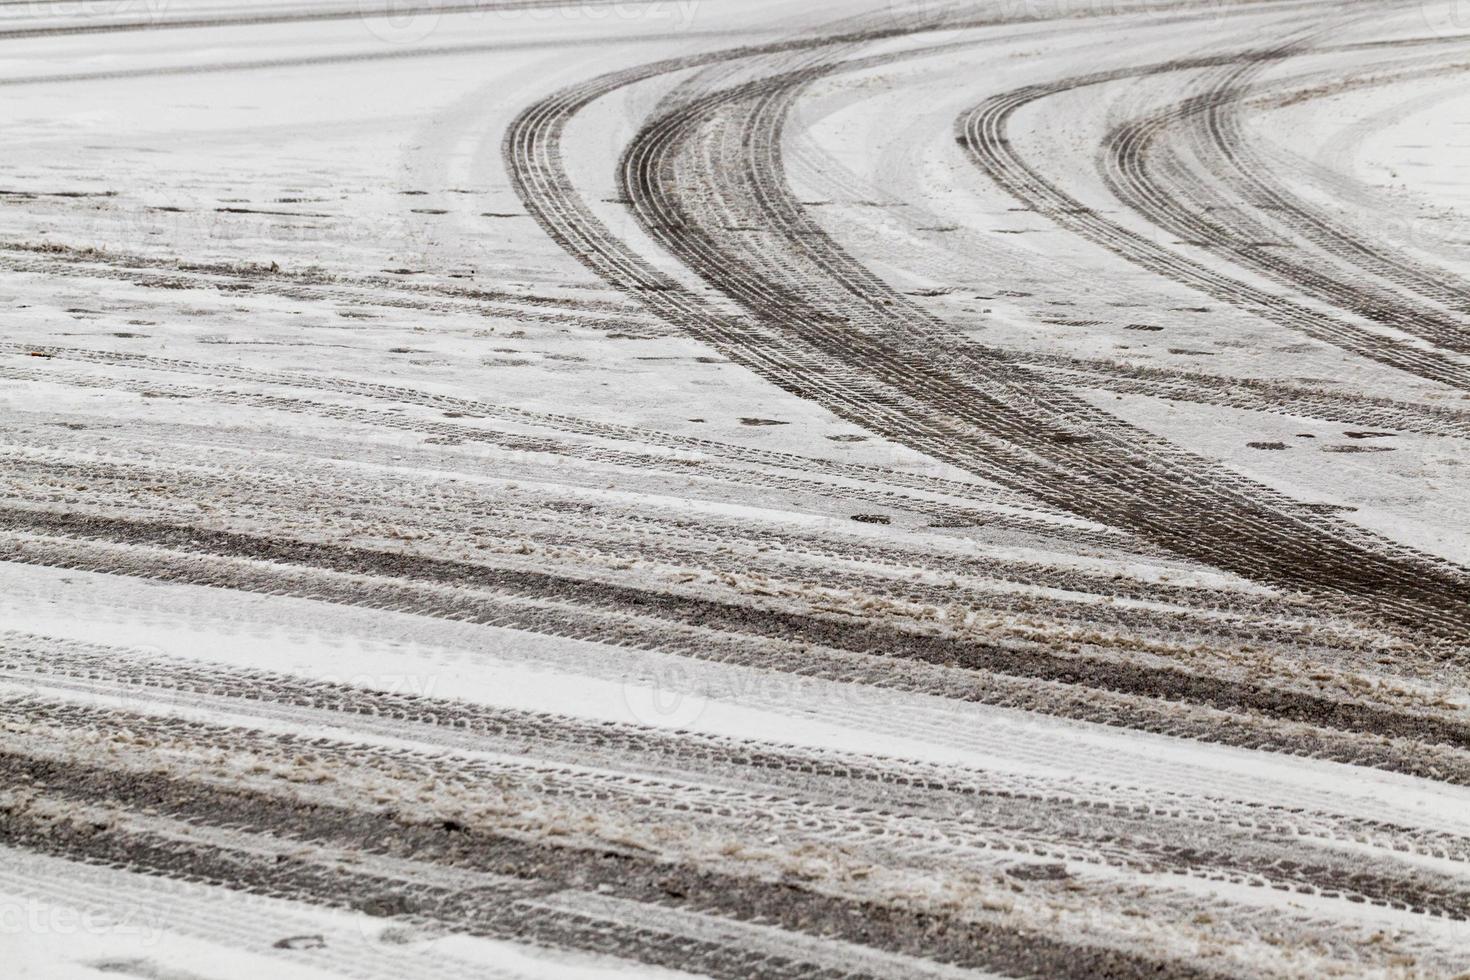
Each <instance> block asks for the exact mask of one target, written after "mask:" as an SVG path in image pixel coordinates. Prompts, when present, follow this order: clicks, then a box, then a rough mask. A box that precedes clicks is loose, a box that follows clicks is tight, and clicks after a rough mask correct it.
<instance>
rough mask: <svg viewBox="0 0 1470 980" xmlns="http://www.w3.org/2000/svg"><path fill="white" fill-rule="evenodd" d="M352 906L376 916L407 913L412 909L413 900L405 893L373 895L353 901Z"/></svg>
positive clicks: (384, 916) (385, 916)
mask: <svg viewBox="0 0 1470 980" xmlns="http://www.w3.org/2000/svg"><path fill="white" fill-rule="evenodd" d="M353 907H354V908H356V909H357V910H358V911H359V912H362V913H364V914H366V915H371V916H374V917H376V918H387V917H389V916H394V915H408V914H409V913H411V912H413V911H414V905H413V902H412V901H410V900H409V898H408V897H407V896H406V895H390V894H385V895H373V896H371V897H370V898H365V899H362V900H361V901H358V902H355V903H353Z"/></svg>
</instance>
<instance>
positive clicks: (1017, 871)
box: [1006, 864, 1072, 881]
mask: <svg viewBox="0 0 1470 980" xmlns="http://www.w3.org/2000/svg"><path fill="white" fill-rule="evenodd" d="M1006 874H1007V875H1009V876H1010V877H1012V878H1017V879H1019V880H1021V881H1061V880H1062V879H1063V878H1070V877H1072V873H1071V872H1070V871H1068V870H1067V866H1066V865H1064V864H1017V865H1012V866H1011V867H1009V868H1006Z"/></svg>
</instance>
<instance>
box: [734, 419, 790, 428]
mask: <svg viewBox="0 0 1470 980" xmlns="http://www.w3.org/2000/svg"><path fill="white" fill-rule="evenodd" d="M740 424H741V425H756V426H760V425H790V424H791V423H790V422H778V421H777V420H776V419H741V420H740Z"/></svg>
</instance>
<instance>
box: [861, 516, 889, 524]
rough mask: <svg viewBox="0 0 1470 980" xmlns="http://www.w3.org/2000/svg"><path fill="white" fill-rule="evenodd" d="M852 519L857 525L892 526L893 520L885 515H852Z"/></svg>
mask: <svg viewBox="0 0 1470 980" xmlns="http://www.w3.org/2000/svg"><path fill="white" fill-rule="evenodd" d="M852 519H853V520H855V521H857V522H858V523H859V524H892V523H893V518H891V517H888V516H887V515H885V514H853V515H852Z"/></svg>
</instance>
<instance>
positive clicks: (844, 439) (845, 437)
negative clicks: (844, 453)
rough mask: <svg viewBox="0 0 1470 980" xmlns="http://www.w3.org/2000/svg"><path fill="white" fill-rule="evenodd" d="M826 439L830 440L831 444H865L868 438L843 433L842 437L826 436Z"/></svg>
mask: <svg viewBox="0 0 1470 980" xmlns="http://www.w3.org/2000/svg"><path fill="white" fill-rule="evenodd" d="M827 438H828V439H831V440H832V441H833V442H867V441H868V437H867V436H859V435H852V434H849V433H845V434H843V435H838V436H828V437H827Z"/></svg>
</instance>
